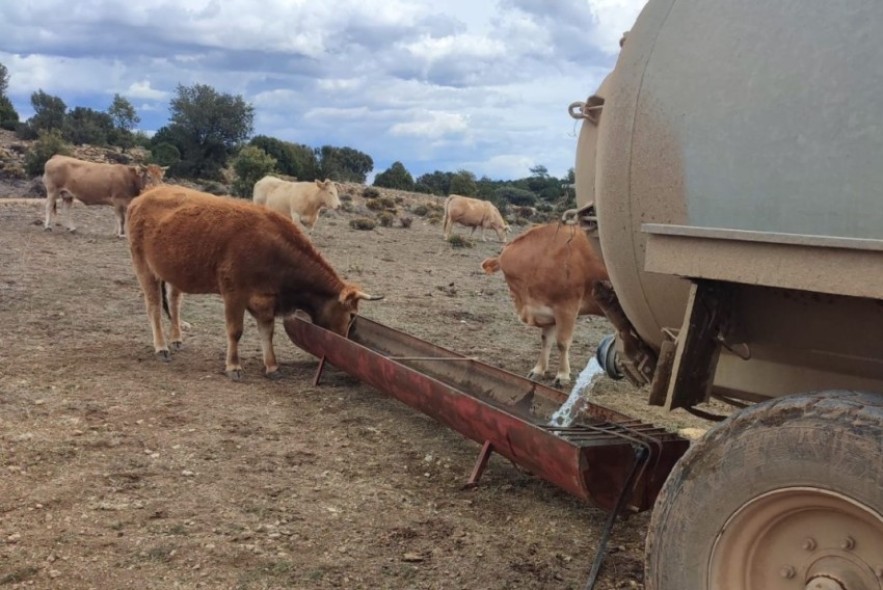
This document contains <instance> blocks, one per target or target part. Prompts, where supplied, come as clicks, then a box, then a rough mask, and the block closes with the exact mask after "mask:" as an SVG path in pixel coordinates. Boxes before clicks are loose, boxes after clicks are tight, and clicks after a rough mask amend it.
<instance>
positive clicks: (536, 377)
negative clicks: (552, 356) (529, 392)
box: [527, 371, 543, 381]
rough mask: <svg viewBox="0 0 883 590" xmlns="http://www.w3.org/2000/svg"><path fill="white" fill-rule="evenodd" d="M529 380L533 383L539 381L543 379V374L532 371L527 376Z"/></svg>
mask: <svg viewBox="0 0 883 590" xmlns="http://www.w3.org/2000/svg"><path fill="white" fill-rule="evenodd" d="M527 378H528V379H530V380H531V381H539V380H540V379H542V378H543V373H537V372H536V371H531V372H530V373H528V374H527Z"/></svg>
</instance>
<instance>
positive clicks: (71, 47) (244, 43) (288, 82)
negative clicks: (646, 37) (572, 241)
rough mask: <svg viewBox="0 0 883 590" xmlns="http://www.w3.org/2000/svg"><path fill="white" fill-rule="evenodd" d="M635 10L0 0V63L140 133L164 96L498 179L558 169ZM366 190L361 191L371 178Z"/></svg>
mask: <svg viewBox="0 0 883 590" xmlns="http://www.w3.org/2000/svg"><path fill="white" fill-rule="evenodd" d="M645 1H646V0H442V1H434V0H261V1H255V0H77V1H76V2H70V1H69V0H27V1H16V0H0V63H2V64H4V65H5V66H6V67H7V69H8V71H9V75H10V81H9V89H8V95H9V97H10V99H11V100H12V103H13V105H14V106H15V108H16V110H17V111H18V113H19V115H20V116H21V118H22V119H26V118H27V117H29V116H31V115H32V114H33V109H32V108H31V105H30V96H31V93H33V92H35V91H36V90H43V91H44V92H47V93H49V94H51V95H55V96H59V97H61V98H62V100H64V102H65V104H66V105H67V106H68V108H72V107H75V106H82V107H91V108H93V109H97V110H106V109H107V107H108V106H110V103H111V100H112V98H113V95H114V94H115V93H118V94H120V95H122V96H124V97H125V98H127V99H128V100H129V101H130V102H131V103H132V104H133V105H134V106H135V108H136V110H137V111H138V115H139V116H140V117H141V123H140V125H139V127H140V129H142V130H144V131H146V132H148V133H152V132H154V131H156V129H158V128H160V127H162V126H163V125H165V124H166V123H167V122H168V119H169V111H168V106H169V102H170V100H171V99H172V98H173V97H174V96H175V89H176V88H177V87H178V85H179V84H180V85H184V86H192V85H194V84H208V85H210V86H212V87H214V88H215V89H216V90H217V91H219V92H222V93H227V94H233V95H241V96H242V97H243V98H244V99H245V100H246V101H247V102H249V103H251V104H252V105H254V107H255V120H254V133H255V134H263V135H270V136H273V137H278V138H279V139H283V140H286V141H293V142H296V143H302V144H306V145H309V146H311V147H320V146H323V145H331V146H335V147H351V148H355V149H357V150H360V151H362V152H364V153H366V154H368V155H370V156H371V157H372V158H373V160H374V174H376V173H379V172H382V171H383V170H385V169H386V168H388V167H389V166H390V165H391V164H392V163H393V162H395V161H400V162H402V163H403V164H404V165H405V167H406V168H407V169H408V171H410V172H411V173H412V174H413V175H414V176H415V177H417V176H419V175H420V174H423V173H427V172H433V171H435V170H441V171H445V172H448V171H450V172H456V171H458V170H469V171H471V172H473V173H475V174H476V175H477V176H478V177H481V176H488V177H490V178H492V179H494V180H510V179H515V178H523V177H526V176H529V175H530V168H531V167H534V166H538V165H542V166H545V167H546V168H547V169H548V171H549V173H550V174H551V175H553V176H556V177H563V176H565V175H566V174H567V171H568V169H570V168H571V167H573V165H574V155H575V152H576V142H577V134H578V133H579V126H578V124H577V122H576V121H574V120H573V119H571V118H570V117H569V116H568V114H567V105H569V104H570V103H571V102H573V101H576V100H585V99H586V97H588V96H589V95H590V94H591V93H592V92H593V91H594V90H595V89H596V88H597V86H598V84H599V83H600V82H601V80H602V79H603V77H604V76H605V75H606V74H607V72H608V71H609V70H610V69H612V68H613V66H614V64H615V61H616V57H617V55H618V52H619V39H620V37H621V36H622V33H623V32H625V31H627V30H629V29H630V28H631V27H632V25H633V23H634V21H635V18H636V17H637V15H638V13H639V12H640V10H641V8H642V7H643V5H644V3H645ZM372 177H373V174H372Z"/></svg>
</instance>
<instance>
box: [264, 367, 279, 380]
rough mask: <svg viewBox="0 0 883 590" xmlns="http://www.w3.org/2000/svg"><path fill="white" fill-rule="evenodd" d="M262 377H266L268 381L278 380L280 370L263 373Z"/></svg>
mask: <svg viewBox="0 0 883 590" xmlns="http://www.w3.org/2000/svg"><path fill="white" fill-rule="evenodd" d="M264 377H266V378H267V379H269V380H270V381H279V380H280V379H282V371H280V370H279V369H276V370H275V371H270V372H269V373H264Z"/></svg>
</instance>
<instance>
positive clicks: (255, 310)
mask: <svg viewBox="0 0 883 590" xmlns="http://www.w3.org/2000/svg"><path fill="white" fill-rule="evenodd" d="M275 303H276V302H275V300H274V299H272V298H270V297H252V298H251V300H250V301H249V306H248V311H249V312H250V313H251V315H252V316H253V317H254V319H255V322H257V325H258V332H259V333H260V335H261V352H262V353H263V355H264V375H265V376H266V377H267V378H268V379H279V378H281V377H282V374H281V373H280V372H279V364H278V363H277V362H276V352H275V351H274V350H273V330H274V329H275V327H276V316H275V314H274V310H275Z"/></svg>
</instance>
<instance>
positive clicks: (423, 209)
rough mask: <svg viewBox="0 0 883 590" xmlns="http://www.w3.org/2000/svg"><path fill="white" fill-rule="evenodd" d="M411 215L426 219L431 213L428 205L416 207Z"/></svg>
mask: <svg viewBox="0 0 883 590" xmlns="http://www.w3.org/2000/svg"><path fill="white" fill-rule="evenodd" d="M411 213H413V214H414V215H417V216H419V217H426V214H427V213H429V207H427V206H426V205H416V206H414V207H413V208H412V209H411Z"/></svg>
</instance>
